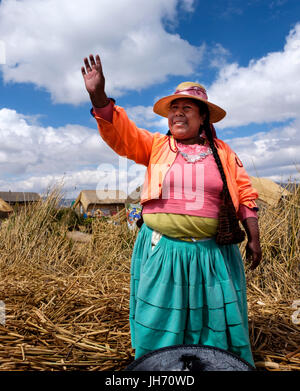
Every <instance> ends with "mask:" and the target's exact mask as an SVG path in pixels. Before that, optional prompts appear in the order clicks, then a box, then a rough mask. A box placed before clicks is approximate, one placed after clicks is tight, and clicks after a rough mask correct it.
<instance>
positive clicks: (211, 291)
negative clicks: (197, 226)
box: [129, 224, 254, 365]
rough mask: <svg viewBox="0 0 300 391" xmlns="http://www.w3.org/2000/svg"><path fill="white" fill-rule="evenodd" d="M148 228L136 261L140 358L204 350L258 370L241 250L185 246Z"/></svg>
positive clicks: (134, 330)
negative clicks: (172, 350)
mask: <svg viewBox="0 0 300 391" xmlns="http://www.w3.org/2000/svg"><path fill="white" fill-rule="evenodd" d="M152 233H153V230H152V229H151V228H149V227H147V226H146V224H143V226H142V227H141V229H140V231H139V233H138V236H137V240H136V242H135V246H134V250H133V254H132V261H131V282H130V313H129V320H130V331H131V343H132V347H133V348H134V349H135V358H136V359H137V358H138V357H140V356H142V355H144V354H146V353H148V352H150V351H153V350H156V349H159V348H162V347H166V346H171V345H178V344H200V345H209V346H214V347H218V348H221V349H224V350H227V351H230V352H232V353H234V354H237V355H238V356H240V357H241V358H243V359H244V360H246V361H247V362H249V363H250V364H251V365H254V362H253V357H252V353H251V346H250V341H249V331H248V313H247V297H246V280H245V273H244V265H243V260H242V257H241V254H240V251H239V248H238V246H237V245H227V246H219V245H217V244H216V242H215V240H214V239H207V240H203V241H200V242H185V241H181V240H177V239H172V238H170V237H166V236H162V237H161V238H160V240H159V242H158V243H157V244H156V246H155V247H154V248H152V245H151V238H152Z"/></svg>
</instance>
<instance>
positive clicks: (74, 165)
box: [0, 109, 145, 197]
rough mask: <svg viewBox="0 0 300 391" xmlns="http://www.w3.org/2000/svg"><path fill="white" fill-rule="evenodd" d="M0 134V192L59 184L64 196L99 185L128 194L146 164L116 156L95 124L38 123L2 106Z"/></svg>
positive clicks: (74, 194)
mask: <svg viewBox="0 0 300 391" xmlns="http://www.w3.org/2000/svg"><path fill="white" fill-rule="evenodd" d="M0 138H1V140H2V142H1V145H0V171H1V180H0V189H1V190H2V191H8V190H11V191H36V192H42V193H43V192H45V191H46V190H47V188H49V187H50V186H53V185H54V184H59V183H62V184H63V189H64V191H65V192H67V193H68V196H69V197H75V196H76V195H77V194H78V192H79V191H80V190H82V189H95V188H96V187H97V186H99V184H101V183H102V185H105V184H108V185H109V187H110V188H112V187H114V186H117V187H118V188H119V187H120V188H121V189H122V190H124V191H125V192H130V191H132V190H133V180H134V179H138V181H139V184H141V183H142V181H143V177H144V173H145V168H144V167H142V166H139V165H136V164H135V163H134V164H133V163H132V162H131V161H127V159H124V158H119V157H118V155H116V153H114V152H113V151H112V150H111V149H110V148H109V147H108V146H107V145H106V144H105V143H104V142H103V140H102V139H101V137H100V135H99V133H98V130H97V129H96V126H95V129H89V128H86V127H83V126H80V125H76V124H67V125H66V126H64V127H59V128H53V127H42V126H40V125H39V124H38V123H37V119H36V117H33V118H32V117H29V116H24V115H22V114H20V113H17V112H16V111H15V110H10V109H1V110H0ZM108 167H109V170H110V171H109V173H108V172H107V168H108ZM113 171H115V172H116V173H117V177H116V180H117V183H116V182H114V177H113V175H112V172H113Z"/></svg>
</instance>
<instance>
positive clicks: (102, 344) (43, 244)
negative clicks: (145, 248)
mask: <svg viewBox="0 0 300 391" xmlns="http://www.w3.org/2000/svg"><path fill="white" fill-rule="evenodd" d="M58 202H59V196H58V194H56V193H55V192H54V193H53V194H51V195H50V196H49V197H48V198H47V200H46V202H45V203H43V204H42V203H39V204H37V205H35V206H32V207H28V208H27V209H26V210H25V209H24V211H22V212H21V213H20V214H19V215H16V216H14V217H13V218H11V219H9V220H7V221H6V222H5V223H3V224H2V227H1V231H0V243H1V244H0V300H2V301H3V302H4V303H5V312H6V320H5V324H3V325H0V370H74V369H82V370H105V369H115V370H118V369H121V368H123V367H124V366H126V365H127V364H128V363H129V362H131V361H132V360H133V357H132V351H131V348H130V334H129V325H128V305H129V268H130V255H131V251H132V246H133V242H134V239H135V234H134V233H132V232H130V231H129V230H128V229H127V226H126V225H125V224H124V225H113V224H108V223H105V222H101V221H99V220H95V222H94V223H93V225H94V226H93V235H92V240H91V241H90V242H88V243H80V242H76V241H72V240H71V239H69V238H68V236H67V231H66V229H65V227H64V226H61V225H60V224H59V223H56V222H55V214H56V212H57V211H56V206H57V205H58Z"/></svg>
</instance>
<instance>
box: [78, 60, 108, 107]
mask: <svg viewBox="0 0 300 391" xmlns="http://www.w3.org/2000/svg"><path fill="white" fill-rule="evenodd" d="M89 59H90V62H89V60H88V58H87V57H85V58H84V60H83V61H84V64H85V67H81V73H82V76H83V79H84V83H85V87H86V89H87V92H88V93H89V95H90V98H91V101H92V104H93V106H94V107H104V106H106V105H107V104H108V103H109V99H108V98H107V96H106V93H105V78H104V75H103V70H102V65H101V60H100V57H99V55H98V54H97V55H96V61H95V58H94V56H93V55H92V54H90V56H89Z"/></svg>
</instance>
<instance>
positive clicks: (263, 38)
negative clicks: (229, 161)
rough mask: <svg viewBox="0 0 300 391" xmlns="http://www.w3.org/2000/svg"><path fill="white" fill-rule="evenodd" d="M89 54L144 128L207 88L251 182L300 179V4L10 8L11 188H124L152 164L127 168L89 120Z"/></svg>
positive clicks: (221, 131)
mask: <svg viewBox="0 0 300 391" xmlns="http://www.w3.org/2000/svg"><path fill="white" fill-rule="evenodd" d="M90 53H99V54H100V55H101V58H102V62H103V68H104V73H105V76H106V87H107V93H108V94H109V95H110V96H113V97H114V98H115V99H116V101H117V104H118V105H120V106H122V107H125V108H126V109H127V112H128V115H129V116H130V118H132V119H133V120H134V121H135V122H136V123H137V124H138V126H140V127H143V128H146V129H149V130H150V131H153V132H154V131H159V132H162V133H165V132H166V131H167V124H166V121H165V120H164V119H162V118H160V117H158V116H157V115H155V114H154V113H153V112H152V107H153V104H154V102H155V101H156V100H157V99H158V98H160V97H162V96H165V95H167V94H169V93H172V92H173V91H174V89H175V88H176V86H177V85H178V84H179V83H180V82H182V81H186V80H190V81H198V82H200V83H201V84H203V85H204V86H205V87H206V88H207V92H208V96H209V99H210V100H211V101H213V102H215V103H217V104H219V105H220V106H222V107H223V108H224V109H225V110H226V111H227V116H226V118H225V119H224V120H223V121H221V122H220V123H218V124H216V129H217V133H218V136H219V137H220V138H222V139H224V140H225V141H227V142H228V143H229V145H230V146H231V147H232V148H233V149H234V150H235V151H236V152H237V153H238V155H239V157H240V158H241V160H242V161H243V163H244V165H245V167H246V169H247V171H248V173H249V174H250V175H254V176H260V177H268V178H270V179H273V180H276V181H286V180H287V179H289V178H296V179H297V180H299V179H300V174H299V170H300V158H299V156H300V136H299V126H300V110H299V108H300V79H299V75H300V2H299V1H298V0H274V1H272V0H270V1H265V0H252V1H251V0H249V1H242V0H228V1H227V0H213V1H203V0H181V1H178V0H152V1H151V2H149V0H139V1H137V0H116V1H114V2H112V1H108V0H73V1H67V0H64V1H58V0H43V1H39V0H19V1H15V0H3V1H0V89H1V93H0V134H1V139H2V143H1V145H0V168H1V176H0V190H1V191H7V190H11V191H37V192H40V193H43V192H45V190H46V189H47V188H48V187H49V186H52V185H53V184H55V183H62V185H63V191H64V192H65V195H66V196H67V197H76V196H77V194H78V192H79V191H80V190H83V189H95V188H96V187H98V186H99V183H101V181H102V182H103V181H104V180H106V181H107V180H108V177H109V178H110V179H109V180H111V182H109V186H110V187H113V186H114V185H115V176H114V175H111V172H110V169H111V171H112V172H114V174H119V175H118V181H119V182H118V186H119V187H120V188H122V189H123V190H125V191H131V190H132V187H133V179H135V180H136V181H135V183H134V184H136V183H138V182H140V183H141V182H142V181H143V175H144V168H143V167H137V166H136V165H135V164H132V163H131V162H127V161H124V159H121V161H120V159H118V157H117V156H116V155H115V154H114V153H113V152H112V151H111V150H110V149H109V148H108V147H107V146H106V145H105V144H104V143H103V141H102V140H101V138H100V137H99V135H98V131H97V126H96V123H95V121H94V119H93V118H92V117H91V116H90V114H89V109H90V103H89V100H88V95H87V93H86V91H85V88H84V84H83V80H82V76H81V72H80V67H81V65H82V59H83V57H85V56H87V55H88V54H90ZM126 170H127V174H126ZM128 170H129V171H130V170H131V171H130V173H129V174H128V172H129V171H128ZM129 179H131V184H130V185H128V182H130V180H129Z"/></svg>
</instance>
